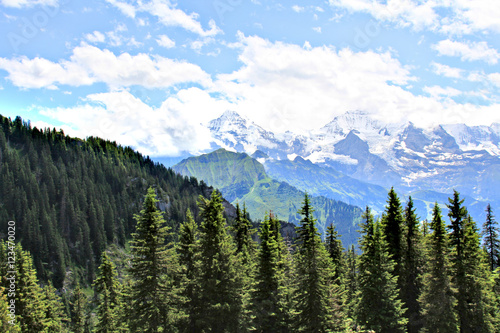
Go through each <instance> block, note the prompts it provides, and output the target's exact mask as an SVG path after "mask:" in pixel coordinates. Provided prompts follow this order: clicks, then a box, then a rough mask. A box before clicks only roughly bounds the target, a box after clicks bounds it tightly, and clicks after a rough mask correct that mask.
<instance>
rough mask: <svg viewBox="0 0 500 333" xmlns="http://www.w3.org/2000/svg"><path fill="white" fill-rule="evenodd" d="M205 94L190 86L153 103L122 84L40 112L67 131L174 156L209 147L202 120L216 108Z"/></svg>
mask: <svg viewBox="0 0 500 333" xmlns="http://www.w3.org/2000/svg"><path fill="white" fill-rule="evenodd" d="M207 96H208V94H207V93H206V92H204V91H202V90H199V89H197V88H191V89H187V90H181V91H180V92H179V93H178V94H177V96H175V97H171V98H169V99H167V100H166V101H165V102H164V103H162V105H161V106H159V107H151V106H149V105H147V104H146V103H144V102H143V101H141V100H140V99H138V98H136V97H134V96H133V95H131V94H130V93H129V92H127V91H124V90H122V91H115V92H109V93H100V94H93V95H89V96H87V98H86V99H85V101H84V104H83V105H80V106H76V107H72V108H61V107H59V108H52V109H51V108H46V109H43V110H42V111H41V112H40V113H41V114H43V115H45V116H47V117H50V118H52V119H55V120H57V121H60V122H63V123H65V124H67V126H65V128H63V129H64V131H65V132H66V133H68V134H70V135H74V136H79V137H87V136H99V137H102V138H104V139H109V140H116V141H117V142H120V144H122V145H125V146H131V147H133V148H135V149H138V150H139V151H140V152H141V153H143V154H146V155H150V156H176V155H179V154H180V153H181V152H182V151H189V152H191V153H199V152H200V151H202V150H204V149H208V148H210V146H209V135H210V133H209V132H208V130H207V129H206V128H203V127H202V126H201V124H200V123H201V121H202V120H205V119H206V118H207V116H208V117H210V118H209V119H211V118H213V117H216V116H218V115H219V113H218V112H219V111H217V113H211V112H210V109H211V108H212V107H214V103H217V102H216V101H214V100H213V99H212V98H210V97H209V96H208V97H207ZM217 108H219V107H217ZM40 125H45V123H44V124H40Z"/></svg>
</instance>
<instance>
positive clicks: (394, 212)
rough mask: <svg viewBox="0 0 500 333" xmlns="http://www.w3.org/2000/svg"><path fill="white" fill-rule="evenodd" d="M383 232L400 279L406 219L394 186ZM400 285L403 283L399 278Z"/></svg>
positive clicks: (385, 215) (395, 270)
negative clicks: (404, 219)
mask: <svg viewBox="0 0 500 333" xmlns="http://www.w3.org/2000/svg"><path fill="white" fill-rule="evenodd" d="M381 227H382V232H383V234H384V236H385V241H386V242H387V249H388V251H389V255H390V257H391V259H392V260H393V261H394V264H395V266H394V272H393V273H394V275H396V277H397V278H398V279H399V276H400V273H401V268H402V267H401V266H402V261H403V247H404V244H403V241H404V233H405V231H404V221H403V209H402V207H401V201H400V200H399V197H398V195H397V194H396V191H395V190H394V188H391V190H390V191H389V194H388V199H387V206H386V210H385V213H384V215H383V217H382V223H381ZM398 286H399V287H400V288H401V283H400V281H399V280H398Z"/></svg>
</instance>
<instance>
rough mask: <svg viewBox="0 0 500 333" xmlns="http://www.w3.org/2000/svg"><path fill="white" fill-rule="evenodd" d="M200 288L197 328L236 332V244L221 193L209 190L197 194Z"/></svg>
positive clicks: (238, 301)
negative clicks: (229, 231) (231, 233)
mask: <svg viewBox="0 0 500 333" xmlns="http://www.w3.org/2000/svg"><path fill="white" fill-rule="evenodd" d="M199 207H200V215H201V218H202V224H201V228H200V254H201V260H200V274H199V276H198V279H197V283H198V286H199V288H200V292H199V295H200V302H201V307H202V308H201V309H200V310H201V312H199V313H198V315H197V321H196V322H197V325H199V326H198V332H221V333H222V332H235V331H237V329H238V326H239V316H240V311H241V302H242V301H241V277H240V276H239V274H238V273H239V272H238V270H237V268H238V260H237V257H236V247H235V245H234V243H233V241H232V239H231V237H230V236H229V234H228V232H227V230H226V220H225V218H224V216H223V213H224V206H223V205H222V197H221V195H220V194H219V193H217V192H216V191H213V192H212V195H211V198H210V200H207V199H205V198H203V197H201V196H200V198H199Z"/></svg>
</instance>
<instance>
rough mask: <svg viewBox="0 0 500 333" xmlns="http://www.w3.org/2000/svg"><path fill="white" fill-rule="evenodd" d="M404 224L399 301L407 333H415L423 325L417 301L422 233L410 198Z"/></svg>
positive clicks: (421, 269) (418, 295) (419, 289)
mask: <svg viewBox="0 0 500 333" xmlns="http://www.w3.org/2000/svg"><path fill="white" fill-rule="evenodd" d="M404 223H405V228H404V230H405V237H404V240H405V243H404V246H403V251H402V265H401V270H400V277H399V280H400V284H401V300H402V301H403V304H404V307H406V308H407V311H406V313H405V317H406V318H408V326H407V330H408V333H416V332H419V331H420V329H421V327H422V323H423V322H422V317H421V309H420V303H419V302H418V299H419V297H420V294H421V292H422V274H423V266H424V254H423V239H422V233H421V231H420V227H419V222H418V218H417V216H416V214H415V209H414V208H413V200H412V199H411V197H410V198H409V199H408V203H407V205H406V208H405V210H404Z"/></svg>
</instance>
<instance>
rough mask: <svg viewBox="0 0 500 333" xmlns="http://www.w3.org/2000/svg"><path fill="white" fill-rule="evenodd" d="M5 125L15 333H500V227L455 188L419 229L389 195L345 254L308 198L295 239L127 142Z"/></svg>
mask: <svg viewBox="0 0 500 333" xmlns="http://www.w3.org/2000/svg"><path fill="white" fill-rule="evenodd" d="M1 121H2V126H1V129H2V131H0V179H1V184H2V188H1V195H2V197H1V198H0V221H1V222H0V227H1V228H2V229H1V234H0V236H1V238H2V241H1V243H0V247H1V249H0V263H1V265H0V276H1V277H2V280H1V281H0V287H1V288H2V293H1V299H0V318H1V319H0V322H1V324H0V326H1V328H0V330H1V331H2V332H499V331H500V268H499V265H500V238H499V228H498V223H497V222H496V220H495V217H494V214H493V211H492V209H491V207H490V206H488V207H485V209H486V211H487V218H486V220H485V221H484V222H483V223H482V224H481V226H478V224H477V223H476V221H474V220H473V219H472V218H471V217H470V216H469V215H468V213H467V208H466V207H465V206H464V205H463V200H462V199H461V198H460V194H459V193H458V192H456V191H455V192H454V193H453V194H452V195H451V197H450V198H449V199H448V202H447V203H436V204H435V205H434V210H433V218H432V220H431V221H420V219H419V217H418V216H416V214H415V209H414V207H413V202H412V200H411V198H409V199H408V200H407V202H406V205H405V206H404V207H403V205H402V204H401V200H400V199H399V197H398V195H397V193H396V192H395V191H394V189H391V190H390V191H389V193H388V199H387V206H386V209H385V211H384V212H383V214H382V215H381V216H380V217H375V216H374V215H373V214H372V212H371V210H370V208H369V207H366V209H365V212H364V215H363V219H362V222H361V223H360V225H359V230H360V239H359V242H358V247H357V248H356V247H354V246H352V247H350V248H348V249H345V248H344V247H343V245H342V243H341V241H340V236H339V234H338V232H337V231H336V228H335V225H334V224H331V225H329V226H328V228H327V231H326V233H325V235H323V236H322V235H321V234H320V233H319V232H318V229H317V226H316V220H315V218H314V216H313V212H314V207H313V206H312V205H311V202H310V199H309V196H308V195H307V194H306V195H305V197H304V200H303V203H302V207H301V208H300V210H299V211H298V214H300V215H301V217H302V218H301V220H300V222H299V224H298V226H297V227H296V236H295V237H290V236H287V235H285V236H284V235H283V234H282V232H281V223H280V221H278V218H277V217H276V216H275V215H274V214H273V212H268V213H267V214H266V215H265V216H263V217H262V218H263V220H262V221H261V222H260V223H259V224H256V223H253V222H252V221H251V220H250V218H249V215H248V214H247V212H246V208H245V205H244V203H242V206H240V205H236V210H235V211H234V214H227V211H228V210H227V209H226V208H225V207H227V203H225V201H224V199H223V198H222V197H221V195H220V193H219V192H218V191H215V190H213V189H211V188H209V187H208V186H206V184H204V183H201V182H200V183H198V181H197V180H196V179H194V178H185V177H180V176H178V175H176V174H175V173H173V172H172V171H171V170H170V169H167V168H164V167H163V166H160V165H158V164H155V163H153V162H152V161H151V160H150V159H149V158H144V157H143V156H142V155H140V154H139V153H136V152H134V151H133V150H132V149H130V148H124V147H121V146H119V145H117V144H116V143H113V142H109V141H105V140H101V139H98V138H88V139H86V140H79V139H74V138H70V137H68V136H66V135H64V133H62V132H56V131H55V130H49V129H46V130H38V129H36V128H31V126H30V124H29V123H25V122H23V121H22V119H20V118H16V119H15V120H14V121H11V120H10V119H7V118H3V117H2V119H1ZM440 205H441V206H440ZM445 206H446V207H447V209H448V211H449V213H448V216H443V214H442V212H441V208H442V207H445ZM9 221H15V240H16V242H15V243H12V242H11V241H10V238H9V237H10V236H9V235H10V233H9V232H8V231H7V230H10V229H9V226H11V224H9V223H10V222H9ZM288 235H289V234H288ZM12 272H14V274H13V273H12ZM13 275H14V278H12V276H13ZM13 286H14V287H13Z"/></svg>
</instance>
